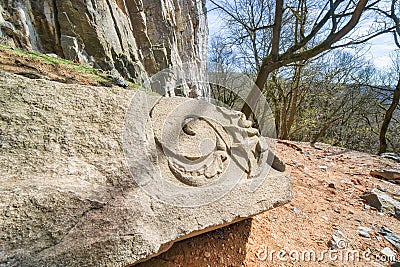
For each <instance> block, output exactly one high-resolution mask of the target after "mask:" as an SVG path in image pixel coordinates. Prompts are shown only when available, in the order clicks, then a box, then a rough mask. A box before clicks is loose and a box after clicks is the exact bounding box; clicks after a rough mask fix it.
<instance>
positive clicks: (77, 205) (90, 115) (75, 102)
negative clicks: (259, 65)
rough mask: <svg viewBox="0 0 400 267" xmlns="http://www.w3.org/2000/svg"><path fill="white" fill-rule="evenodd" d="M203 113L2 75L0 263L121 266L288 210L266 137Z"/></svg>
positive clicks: (237, 121)
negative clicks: (273, 211) (235, 224)
mask: <svg viewBox="0 0 400 267" xmlns="http://www.w3.org/2000/svg"><path fill="white" fill-rule="evenodd" d="M202 105H205V104H204V102H201V101H200V100H193V99H188V98H160V97H157V96H150V95H147V94H145V93H144V92H142V91H129V90H125V89H120V88H105V87H104V88H103V87H98V88H97V87H90V86H83V85H66V84H61V83H56V82H50V81H45V80H30V79H27V78H24V77H22V76H17V75H11V74H6V73H1V72H0V162H1V167H0V171H1V174H2V175H1V177H0V179H1V181H0V207H1V209H0V265H1V266H126V265H129V264H134V263H136V262H139V261H143V260H145V259H148V258H150V257H152V256H154V255H156V254H157V253H160V252H163V251H165V250H167V249H168V248H169V247H170V246H171V245H172V243H173V242H174V241H177V240H182V239H184V238H188V237H191V236H193V235H197V234H200V233H203V232H206V231H210V230H213V229H216V228H218V227H222V226H224V225H228V224H230V223H233V222H236V221H239V220H243V219H245V218H248V217H251V216H253V215H255V214H258V213H260V212H263V211H266V210H268V209H271V208H274V207H276V206H279V205H283V204H285V203H287V202H288V201H290V200H291V198H292V188H291V183H290V180H289V177H288V175H286V174H285V173H282V172H279V171H276V170H274V169H273V168H270V166H268V162H271V159H270V158H269V153H268V149H269V146H268V139H265V138H264V137H261V136H260V135H259V134H258V132H257V130H255V129H252V128H251V127H250V124H249V123H248V122H247V121H246V120H245V119H244V118H243V116H242V115H241V113H238V112H232V111H229V110H226V109H223V108H218V107H215V106H212V105H210V104H206V106H204V108H203V106H202ZM190 107H191V108H192V110H194V113H196V112H197V113H198V110H202V111H204V112H205V113H206V114H207V116H209V117H210V119H208V118H206V119H203V118H202V117H201V116H200V117H193V116H191V117H182V114H186V113H187V112H186V111H188V108H190ZM196 107H198V108H199V109H198V110H197V111H196ZM176 110H177V111H176ZM179 110H180V112H179ZM180 119H183V120H184V121H183V122H182V123H183V124H179V120H180ZM169 122H172V124H170V123H169ZM174 123H175V124H174ZM177 123H178V124H177ZM174 127H178V129H179V130H178V131H175V130H174V129H175V128H174ZM176 142H177V143H176ZM175 145H178V146H175ZM178 148H179V149H178ZM268 170H269V172H268Z"/></svg>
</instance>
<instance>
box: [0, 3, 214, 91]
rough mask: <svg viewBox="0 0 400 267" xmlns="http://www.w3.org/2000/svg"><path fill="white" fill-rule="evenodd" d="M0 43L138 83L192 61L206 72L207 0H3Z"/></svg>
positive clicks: (0, 19)
mask: <svg viewBox="0 0 400 267" xmlns="http://www.w3.org/2000/svg"><path fill="white" fill-rule="evenodd" d="M0 40H2V41H3V42H9V43H11V44H13V45H15V46H18V47H21V48H24V49H28V50H35V51H39V52H42V53H52V54H57V55H59V56H61V57H64V58H66V59H71V60H78V61H79V62H81V63H83V64H91V65H93V66H94V67H97V68H101V69H103V70H117V71H118V72H119V73H120V74H121V75H122V76H124V77H125V78H128V79H132V80H134V81H136V82H139V83H140V82H142V81H143V80H144V79H146V78H147V76H148V75H151V74H154V73H156V72H158V71H159V70H161V69H164V68H167V67H169V66H178V67H179V66H181V65H182V62H188V61H190V62H193V61H194V62H198V64H199V70H198V71H199V73H203V70H202V69H203V65H202V64H201V61H205V59H206V43H207V25H206V14H205V0H145V1H143V0H98V1H93V0H68V1H65V0H44V1H36V0H0ZM195 93H196V94H198V95H199V94H202V93H201V92H195Z"/></svg>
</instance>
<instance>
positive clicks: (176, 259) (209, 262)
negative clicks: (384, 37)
mask: <svg viewBox="0 0 400 267" xmlns="http://www.w3.org/2000/svg"><path fill="white" fill-rule="evenodd" d="M250 231H251V219H247V220H244V221H241V222H238V223H235V224H232V225H230V226H227V227H224V228H221V229H217V230H214V231H212V232H208V233H205V234H202V235H199V236H196V237H193V238H189V239H186V240H183V241H180V242H177V243H175V244H174V245H173V246H172V247H171V248H170V249H169V250H168V251H167V252H165V253H163V254H160V255H159V256H157V257H155V258H152V259H150V260H149V261H146V262H143V263H139V264H137V265H135V267H153V266H163V267H165V266H166V267H178V266H193V267H203V266H204V267H207V266H210V267H212V266H232V267H233V266H242V263H243V261H244V259H245V256H246V244H247V240H248V237H249V235H250Z"/></svg>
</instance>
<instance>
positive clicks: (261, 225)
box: [0, 47, 400, 267]
mask: <svg viewBox="0 0 400 267" xmlns="http://www.w3.org/2000/svg"><path fill="white" fill-rule="evenodd" d="M47 61H48V60H43V59H41V58H40V57H39V58H38V57H32V56H30V55H21V54H18V55H16V53H15V52H14V51H13V50H12V49H5V48H4V47H0V70H3V71H8V72H12V73H18V74H20V75H24V76H28V77H29V76H31V78H45V79H49V80H55V81H60V82H66V83H79V84H89V85H104V80H103V81H102V82H99V79H98V78H99V76H101V77H102V78H104V76H105V74H104V73H101V72H98V71H95V72H94V74H93V73H92V74H89V73H87V72H82V71H81V70H79V68H78V69H77V68H75V67H74V66H68V64H67V66H65V65H64V64H52V63H49V62H47ZM75 65H77V64H76V63H75ZM78 65H79V64H78ZM107 82H110V81H107V80H106V83H107ZM108 85H110V84H108ZM291 143H292V144H295V145H296V146H298V147H299V148H300V149H295V147H291V146H288V145H285V144H282V143H279V144H278V145H277V151H276V152H277V155H278V156H279V157H280V158H281V159H282V160H283V161H284V162H285V163H286V164H287V172H288V173H290V175H291V178H292V182H293V189H294V199H293V201H292V202H290V203H289V204H287V205H285V206H282V207H278V208H275V209H273V210H270V211H267V212H264V213H262V214H259V215H257V216H255V217H254V218H253V219H247V220H245V221H242V222H239V223H236V224H233V225H230V226H227V227H224V228H222V229H218V230H215V231H213V232H209V233H206V234H203V235H200V236H197V237H193V238H190V239H187V240H183V241H180V242H177V243H176V244H174V245H173V246H172V248H171V249H170V250H168V251H167V252H165V253H163V254H161V255H159V256H157V257H155V258H153V259H151V260H149V261H147V262H145V263H141V264H138V265H137V266H138V267H146V266H167V267H169V266H171V267H172V266H185V267H186V266H194V267H197V266H199V267H200V266H204V267H207V266H210V267H211V266H213V267H214V266H249V267H256V266H257V267H258V266H387V265H388V264H387V263H385V262H378V261H372V262H365V261H360V262H358V261H346V260H344V261H341V259H340V257H339V256H340V255H343V254H340V252H343V251H344V252H346V251H349V250H356V251H358V252H359V253H360V255H361V254H362V253H363V252H364V251H368V249H369V250H370V251H371V253H372V254H373V255H380V253H379V251H380V250H381V249H383V248H384V247H389V248H391V249H392V250H393V251H396V249H395V247H394V246H392V245H391V244H390V243H389V242H388V241H386V240H385V239H384V238H382V237H381V236H380V234H378V233H377V232H376V231H377V229H379V228H380V227H381V226H386V227H388V228H389V229H391V230H392V231H393V232H395V233H397V234H400V223H399V220H398V219H396V218H395V217H394V216H393V215H390V214H382V213H379V212H378V211H377V210H376V209H374V208H371V209H365V208H364V202H363V201H362V199H360V195H361V194H362V193H363V192H365V191H366V190H368V189H370V188H372V187H377V186H381V187H385V188H386V189H387V191H388V192H389V193H391V194H392V195H393V196H394V197H395V198H397V199H399V197H400V186H399V185H395V184H392V183H389V182H386V181H382V180H379V179H377V178H373V177H371V176H370V175H369V172H370V170H372V169H382V168H397V169H399V168H400V164H399V163H394V162H393V161H390V160H387V159H382V158H380V157H378V156H373V155H369V154H365V153H360V152H355V151H350V150H347V149H344V148H337V147H332V146H328V145H324V144H317V147H319V149H316V148H313V147H311V146H310V145H309V144H308V143H299V142H291ZM319 166H327V167H328V169H327V171H323V170H321V168H320V167H319ZM346 181H350V182H351V183H348V182H346ZM330 184H331V185H330ZM329 185H330V186H329ZM331 187H334V188H331ZM358 226H365V227H369V228H371V229H372V231H371V232H370V235H371V238H365V237H361V236H360V235H359V234H358V233H357V227H358ZM337 230H339V231H341V232H342V233H343V234H344V236H345V237H344V238H343V239H344V241H345V243H346V248H345V249H342V250H337V251H338V253H337V254H331V257H333V260H330V259H329V257H328V256H327V255H325V257H324V260H322V261H302V260H301V257H299V259H300V260H299V261H293V260H287V261H280V260H279V257H278V256H277V253H275V254H272V256H273V257H272V258H273V261H272V260H271V259H270V257H269V256H270V255H271V252H272V250H275V251H280V250H284V251H286V252H287V253H289V252H291V251H293V252H294V253H295V252H296V251H297V252H298V253H300V254H301V253H302V252H307V251H311V250H313V251H314V252H315V253H316V256H317V259H318V258H320V257H321V253H322V252H324V251H327V250H328V249H329V246H328V242H329V240H330V239H331V236H332V233H334V232H335V231H337ZM266 250H267V251H268V253H267V256H268V257H267V259H265V255H266V254H265V253H264V252H265V251H266ZM292 256H293V257H295V258H296V257H297V256H296V254H292ZM335 257H339V259H337V260H335ZM283 259H284V260H285V259H288V257H287V255H286V256H283ZM397 259H398V260H400V255H399V253H397Z"/></svg>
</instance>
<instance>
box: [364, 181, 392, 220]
mask: <svg viewBox="0 0 400 267" xmlns="http://www.w3.org/2000/svg"><path fill="white" fill-rule="evenodd" d="M361 198H362V199H364V200H365V201H367V204H368V205H370V206H372V207H374V208H377V209H378V210H379V211H386V212H390V213H392V214H394V215H397V213H398V212H397V211H398V210H400V202H399V201H397V200H395V199H394V198H393V197H392V196H391V195H389V194H388V193H385V192H382V191H381V190H379V189H377V188H372V189H371V190H369V191H367V192H364V193H363V194H362V195H361ZM396 217H397V216H396ZM399 219H400V218H399Z"/></svg>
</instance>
